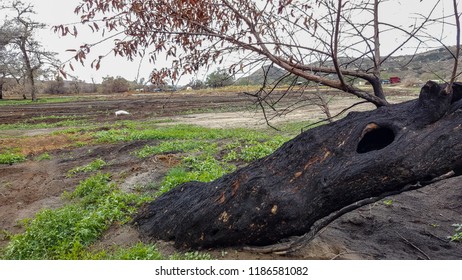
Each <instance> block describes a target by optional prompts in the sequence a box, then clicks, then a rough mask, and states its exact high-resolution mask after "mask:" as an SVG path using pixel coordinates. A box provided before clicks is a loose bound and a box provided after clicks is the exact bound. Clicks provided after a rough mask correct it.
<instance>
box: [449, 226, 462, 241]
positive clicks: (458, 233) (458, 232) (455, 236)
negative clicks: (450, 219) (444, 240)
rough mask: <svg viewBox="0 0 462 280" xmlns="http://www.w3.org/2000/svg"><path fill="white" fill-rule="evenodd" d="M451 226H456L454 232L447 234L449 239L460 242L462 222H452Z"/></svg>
mask: <svg viewBox="0 0 462 280" xmlns="http://www.w3.org/2000/svg"><path fill="white" fill-rule="evenodd" d="M452 226H454V227H455V228H456V233H454V234H453V235H452V236H449V238H450V239H451V241H457V242H462V224H453V225H452Z"/></svg>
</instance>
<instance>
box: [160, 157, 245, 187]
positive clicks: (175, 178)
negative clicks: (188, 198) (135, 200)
mask: <svg viewBox="0 0 462 280" xmlns="http://www.w3.org/2000/svg"><path fill="white" fill-rule="evenodd" d="M234 170H236V166H235V165H232V164H228V163H223V162H220V161H218V160H216V159H215V158H214V157H213V156H212V155H209V154H204V155H200V156H189V157H186V158H184V159H183V162H182V164H181V165H180V166H177V167H174V168H172V169H170V170H169V171H168V173H167V175H166V176H165V178H164V180H163V181H162V183H161V184H160V188H159V193H158V194H162V193H165V192H167V191H169V190H171V189H173V188H175V187H176V186H178V185H180V184H182V183H186V182H190V181H199V182H210V181H213V180H215V179H217V178H220V177H222V176H223V175H225V174H228V173H230V172H233V171H234Z"/></svg>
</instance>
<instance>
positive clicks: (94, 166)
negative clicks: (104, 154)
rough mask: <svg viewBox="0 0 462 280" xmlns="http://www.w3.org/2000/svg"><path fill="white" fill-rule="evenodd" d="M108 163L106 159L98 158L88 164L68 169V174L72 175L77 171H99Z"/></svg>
mask: <svg viewBox="0 0 462 280" xmlns="http://www.w3.org/2000/svg"><path fill="white" fill-rule="evenodd" d="M106 165H107V163H106V162H105V161H104V160H102V159H100V158H98V159H95V160H94V161H92V162H90V163H89V164H87V165H84V166H78V167H75V168H72V169H71V170H69V171H67V176H68V177H72V176H74V175H75V174H77V173H87V172H92V171H97V170H100V169H101V168H103V167H104V166H106Z"/></svg>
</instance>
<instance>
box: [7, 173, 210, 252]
mask: <svg viewBox="0 0 462 280" xmlns="http://www.w3.org/2000/svg"><path fill="white" fill-rule="evenodd" d="M110 178H111V176H110V175H109V174H97V175H94V176H92V177H90V178H88V179H86V180H84V181H82V182H80V184H79V185H78V186H77V187H76V189H75V191H73V192H71V193H65V194H64V195H63V197H64V198H65V199H68V200H69V204H67V205H65V206H63V207H60V208H58V209H53V210H52V209H44V210H41V211H40V212H38V213H37V214H36V215H35V217H34V218H33V219H30V220H25V221H24V222H23V223H24V225H25V232H24V233H21V234H16V235H12V236H10V235H9V234H8V236H7V238H8V239H10V242H9V244H8V246H7V247H6V248H5V249H4V250H3V252H2V255H1V256H0V257H1V258H2V259H14V260H25V259H33V260H38V259H46V260H57V259H60V260H77V259H91V260H97V259H114V260H160V259H169V258H170V259H210V256H209V255H208V254H200V253H197V252H189V253H184V254H174V255H173V256H171V257H168V256H163V255H162V254H161V253H160V252H159V251H158V249H157V248H156V246H155V245H153V244H144V243H141V242H139V243H137V244H135V245H133V246H131V247H128V248H117V249H115V250H112V251H109V252H107V251H92V250H91V249H90V246H91V245H92V244H93V243H94V242H95V241H97V240H98V239H100V238H101V236H102V234H103V233H104V231H105V230H107V229H108V228H109V226H111V225H112V224H114V223H118V224H124V223H126V222H128V221H129V220H130V219H131V216H132V214H133V213H134V212H136V210H137V209H138V208H139V206H140V205H141V204H142V203H144V202H146V201H148V200H151V199H152V198H150V197H148V196H143V195H136V194H128V193H124V192H122V191H120V190H119V189H118V188H117V186H116V185H115V184H113V183H111V179H110Z"/></svg>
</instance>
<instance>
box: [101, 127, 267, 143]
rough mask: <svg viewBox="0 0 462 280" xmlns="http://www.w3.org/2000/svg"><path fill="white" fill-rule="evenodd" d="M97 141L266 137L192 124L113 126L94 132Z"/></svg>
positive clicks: (243, 130)
mask: <svg viewBox="0 0 462 280" xmlns="http://www.w3.org/2000/svg"><path fill="white" fill-rule="evenodd" d="M94 137H95V138H96V139H97V141H98V142H102V143H115V142H120V141H127V142H128V141H135V140H219V139H227V138H232V139H245V140H258V139H261V138H268V137H269V136H268V135H267V134H264V133H261V132H256V131H252V130H247V129H241V128H236V129H210V128H205V127H200V126H194V125H184V124H178V125H171V126H161V127H156V128H143V127H125V128H121V129H117V128H113V129H110V130H107V131H99V132H95V133H94Z"/></svg>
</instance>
